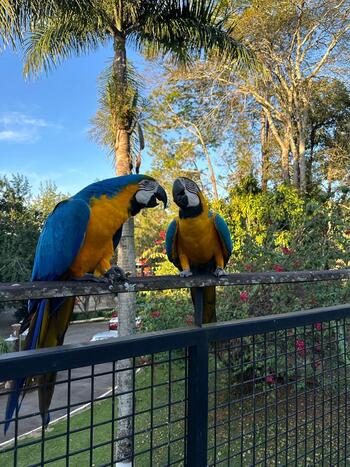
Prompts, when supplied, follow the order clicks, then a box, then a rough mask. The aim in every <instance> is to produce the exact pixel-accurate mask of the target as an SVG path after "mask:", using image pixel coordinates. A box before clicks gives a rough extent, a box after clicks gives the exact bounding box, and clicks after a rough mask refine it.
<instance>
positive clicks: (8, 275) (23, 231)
mask: <svg viewBox="0 0 350 467" xmlns="http://www.w3.org/2000/svg"><path fill="white" fill-rule="evenodd" d="M64 197H65V196H64V195H63V194H62V193H58V192H57V188H56V186H55V185H54V184H52V183H50V182H48V183H46V184H45V185H42V186H41V189H40V191H39V194H38V195H37V196H36V197H33V195H32V193H31V188H30V186H29V183H28V180H27V179H26V178H25V177H23V176H21V175H13V176H12V177H11V178H7V177H0V282H20V281H27V280H29V279H30V276H31V271H32V266H33V261H34V254H35V248H36V244H37V241H38V238H39V235H40V230H41V227H42V225H43V222H44V220H45V218H46V217H47V216H48V214H49V213H50V212H51V210H52V209H53V208H54V206H55V205H56V204H57V202H59V201H61V199H62V198H64ZM18 307H19V309H21V310H23V309H24V308H25V305H23V303H21V304H18Z"/></svg>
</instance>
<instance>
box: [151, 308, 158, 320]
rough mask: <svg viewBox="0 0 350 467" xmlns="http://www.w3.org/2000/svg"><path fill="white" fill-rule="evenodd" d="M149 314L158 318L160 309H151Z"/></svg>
mask: <svg viewBox="0 0 350 467" xmlns="http://www.w3.org/2000/svg"><path fill="white" fill-rule="evenodd" d="M151 316H152V318H159V316H160V311H158V310H155V311H152V312H151Z"/></svg>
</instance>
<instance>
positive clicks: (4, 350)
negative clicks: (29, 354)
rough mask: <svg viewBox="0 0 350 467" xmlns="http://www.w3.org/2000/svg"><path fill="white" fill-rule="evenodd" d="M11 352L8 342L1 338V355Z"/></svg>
mask: <svg viewBox="0 0 350 467" xmlns="http://www.w3.org/2000/svg"><path fill="white" fill-rule="evenodd" d="M9 352H10V347H9V345H8V343H7V342H5V340H4V339H2V338H1V337H0V355H1V354H4V353H9Z"/></svg>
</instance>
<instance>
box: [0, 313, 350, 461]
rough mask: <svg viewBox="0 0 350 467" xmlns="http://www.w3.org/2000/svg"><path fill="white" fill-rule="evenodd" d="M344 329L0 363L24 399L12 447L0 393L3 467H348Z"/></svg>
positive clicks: (332, 318) (128, 342) (155, 341)
mask: <svg viewBox="0 0 350 467" xmlns="http://www.w3.org/2000/svg"><path fill="white" fill-rule="evenodd" d="M197 311H198V312H199V313H200V312H201V310H197ZM349 326H350V306H349V305H343V306H332V307H328V308H319V309H315V310H309V311H300V312H293V313H286V314H280V315H271V316H265V317H259V318H249V319H242V320H235V321H231V322H225V323H220V324H212V325H205V326H203V327H195V326H193V327H189V328H187V329H175V330H171V331H159V332H153V333H146V334H140V335H136V336H131V337H127V338H120V339H116V340H114V341H103V342H101V343H98V344H97V343H89V344H84V345H81V344H80V345H68V346H63V347H61V348H56V349H42V350H39V351H27V352H19V353H13V354H7V355H4V356H2V357H0V381H3V382H5V381H9V380H16V379H19V378H26V379H27V381H28V387H27V389H26V393H25V397H24V399H23V401H22V403H21V405H20V406H18V407H17V408H16V410H15V413H14V416H13V420H12V423H11V426H10V429H9V431H8V433H7V435H6V436H4V435H3V426H4V423H5V406H6V400H7V397H8V395H9V393H10V392H11V387H9V385H8V384H7V385H6V387H4V386H2V387H1V388H0V466H6V467H7V466H12V465H14V466H23V467H24V466H39V465H54V466H61V465H62V466H64V465H65V466H82V465H84V466H85V465H90V466H107V465H110V466H115V465H116V464H117V463H118V462H123V461H127V460H130V461H131V464H132V465H133V466H137V467H138V466H140V467H143V466H145V467H146V466H157V467H158V466H168V465H175V466H191V467H192V466H197V465H198V466H219V465H220V466H221V465H222V466H233V467H236V466H237V467H238V466H243V467H245V466H247V467H248V466H255V465H264V466H267V465H268V466H278V465H283V466H284V465H286V466H288V465H304V466H314V465H331V466H336V465H339V466H345V465H348V464H349V465H350V454H349V434H348V431H349V430H348V421H347V418H348V392H349V390H348V387H349V383H348V374H349V368H348V365H349V361H350V360H349V359H350V351H349V344H350V342H349V339H350V337H349V331H350V328H349ZM52 372H57V378H56V381H55V383H54V385H55V391H54V396H53V400H52V404H51V407H50V416H51V423H50V425H49V427H48V428H47V429H44V428H42V426H41V417H40V413H39V408H38V395H37V393H38V389H39V388H40V386H42V384H41V383H42V379H41V378H40V376H39V377H38V375H42V374H48V373H52ZM121 375H124V376H125V378H129V381H130V383H129V384H128V385H126V387H128V389H127V391H124V392H123V391H121V389H120V388H119V387H118V381H120V377H121ZM42 389H44V390H49V389H50V388H49V387H48V386H46V387H42ZM123 399H124V401H125V403H126V407H127V408H126V409H125V408H124V409H123V411H120V401H121V400H123ZM125 427H126V428H125ZM123 443H129V448H130V449H129V452H130V453H131V457H129V458H128V459H127V458H125V457H123V455H122V454H121V452H123V451H122V450H120V449H119V447H120V446H121V445H122V444H123Z"/></svg>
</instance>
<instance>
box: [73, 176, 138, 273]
mask: <svg viewBox="0 0 350 467" xmlns="http://www.w3.org/2000/svg"><path fill="white" fill-rule="evenodd" d="M136 191H137V185H131V186H129V187H127V188H126V189H124V190H123V191H122V192H120V193H118V194H117V195H116V196H115V197H113V198H108V197H107V196H101V197H100V198H98V199H96V198H94V199H92V201H91V203H90V206H91V208H90V209H91V211H90V219H89V223H88V226H87V230H86V235H85V239H84V242H83V245H82V247H81V248H80V251H79V253H78V255H77V256H76V258H75V260H74V262H73V264H72V266H71V267H70V273H71V274H73V276H75V277H81V276H83V275H84V274H86V273H87V272H94V271H95V269H96V268H98V266H99V265H101V263H103V264H105V267H102V268H100V269H101V270H102V269H108V267H109V261H110V260H111V258H112V256H113V253H114V247H113V236H114V234H115V233H116V232H117V230H119V229H120V227H121V226H122V225H123V224H124V222H125V221H126V220H127V219H128V217H129V216H130V214H129V205H130V200H131V198H132V196H133V195H134V193H135V192H136Z"/></svg>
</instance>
